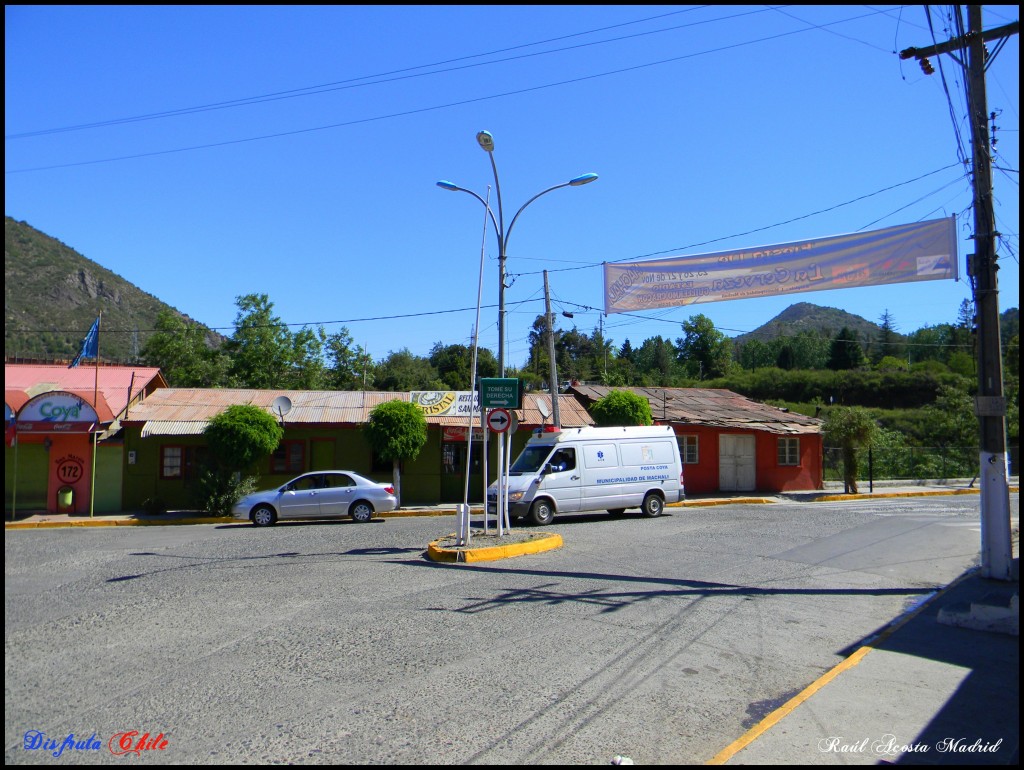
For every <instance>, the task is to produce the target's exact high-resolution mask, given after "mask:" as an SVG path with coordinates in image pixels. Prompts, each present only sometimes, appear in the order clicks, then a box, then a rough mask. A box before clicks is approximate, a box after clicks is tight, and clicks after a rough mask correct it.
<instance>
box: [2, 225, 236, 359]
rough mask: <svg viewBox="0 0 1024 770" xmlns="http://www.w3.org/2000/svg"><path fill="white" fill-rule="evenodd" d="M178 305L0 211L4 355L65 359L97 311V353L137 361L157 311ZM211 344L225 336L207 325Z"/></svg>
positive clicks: (78, 346)
mask: <svg viewBox="0 0 1024 770" xmlns="http://www.w3.org/2000/svg"><path fill="white" fill-rule="evenodd" d="M163 310H167V311H170V312H171V313H174V314H175V315H177V316H178V317H180V318H182V319H184V320H185V321H188V322H190V323H195V322H194V321H193V320H192V319H191V318H189V317H188V316H186V315H185V314H184V313H181V312H179V311H178V310H176V309H175V308H173V307H171V306H170V305H167V304H165V303H163V302H161V301H160V300H158V299H157V298H156V297H154V296H153V295H152V294H148V293H147V292H144V291H142V289H139V288H138V287H137V286H135V285H134V284H132V283H130V282H129V281H126V280H125V279H124V278H122V277H121V276H119V275H117V274H115V273H112V272H111V271H110V270H107V269H106V268H105V267H101V266H100V265H98V264H96V263H95V262H93V261H92V260H91V259H87V258H86V257H83V256H82V255H81V254H79V253H78V252H77V251H75V250H74V249H72V248H70V247H69V246H66V245H65V244H63V243H61V242H60V241H58V240H57V239H55V238H51V237H50V236H48V235H46V234H45V233H41V232H40V231H38V230H36V229H35V228H34V227H32V226H31V225H29V224H27V223H25V222H19V221H18V220H15V219H12V218H11V217H5V218H4V356H5V358H7V359H8V360H21V361H24V360H33V361H54V360H57V361H59V360H70V359H71V358H73V357H74V356H75V355H76V354H77V353H78V351H79V350H80V349H81V346H82V341H83V340H84V339H85V335H86V333H87V332H88V331H89V327H90V326H92V323H93V321H95V320H96V316H97V314H98V313H102V314H103V318H102V321H101V323H100V358H101V359H102V360H104V361H113V362H119V363H136V362H137V361H138V352H139V350H141V349H142V346H143V345H144V344H145V342H146V339H147V338H148V337H149V334H151V333H152V330H153V329H154V328H156V320H157V316H158V315H159V314H160V312H161V311H163ZM208 339H209V341H210V344H212V345H216V344H219V342H220V341H221V340H222V339H223V338H222V337H221V336H220V335H219V334H216V333H215V332H210V333H209V335H208Z"/></svg>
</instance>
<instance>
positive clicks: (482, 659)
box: [5, 494, 1017, 764]
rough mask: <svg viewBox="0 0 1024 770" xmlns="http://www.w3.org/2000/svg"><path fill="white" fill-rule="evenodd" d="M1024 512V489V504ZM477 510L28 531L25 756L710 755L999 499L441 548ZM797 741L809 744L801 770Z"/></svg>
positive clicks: (789, 513)
mask: <svg viewBox="0 0 1024 770" xmlns="http://www.w3.org/2000/svg"><path fill="white" fill-rule="evenodd" d="M1011 500H1012V506H1013V512H1014V516H1015V521H1016V516H1017V495H1016V494H1013V495H1012V496H1011ZM454 524H455V521H454V517H451V516H448V517H436V518H408V519H389V520H384V521H377V522H373V523H371V524H366V525H356V524H352V523H349V522H347V521H346V522H336V523H316V524H305V523H302V524H286V525H281V526H277V527H274V528H271V529H267V530H257V529H254V528H252V527H248V526H244V525H233V524H227V525H198V526H177V527H156V526H148V527H103V528H75V529H53V530H49V529H43V530H18V531H7V532H6V533H5V551H6V552H5V598H6V613H5V631H6V633H5V640H6V647H5V662H6V666H5V669H6V670H5V678H6V709H5V711H6V719H5V741H6V743H5V761H6V762H7V763H8V764H12V763H16V764H26V763H38V764H49V763H53V762H54V761H58V760H55V759H54V757H53V756H52V753H47V752H45V751H44V750H39V749H26V748H25V735H26V733H29V731H41V732H43V733H45V735H46V737H48V738H53V739H56V740H58V741H60V740H63V739H64V738H66V737H67V736H68V735H69V734H74V736H75V740H83V739H88V738H90V736H92V735H93V734H95V736H97V741H99V742H102V749H101V750H91V749H89V748H82V749H80V750H74V749H68V751H69V752H71V751H74V754H73V756H65V757H64V758H63V759H62V760H59V761H71V762H77V763H106V762H121V761H124V757H121V756H115V755H113V754H112V753H111V752H110V751H109V750H108V742H109V740H110V738H111V737H112V736H114V735H116V734H120V733H124V732H126V731H132V730H137V731H138V732H139V734H140V735H141V734H144V733H147V732H148V733H150V734H151V736H157V735H159V734H161V733H162V734H163V740H164V741H165V743H166V745H162V748H161V747H154V748H152V749H151V750H147V751H141V752H140V756H139V760H140V761H143V762H157V763H171V764H188V763H198V764H210V763H218V764H224V763H242V764H257V763H297V764H314V763H322V764H373V763H393V764H397V763H426V764H608V762H609V761H611V759H612V757H614V756H616V755H624V756H628V757H631V758H632V759H633V760H634V761H635V762H636V763H637V764H684V763H701V762H706V761H708V760H709V759H711V758H712V757H714V756H715V755H716V754H717V753H718V752H720V751H721V750H722V749H723V748H724V747H725V746H727V745H729V744H730V743H731V742H733V741H734V740H736V739H737V738H738V737H739V736H740V735H742V734H743V733H744V732H745V731H746V730H747V729H748V728H749V727H750V726H751V725H753V724H755V723H756V722H757V721H758V720H760V719H761V718H762V717H764V716H765V715H766V714H768V713H769V712H771V711H772V710H773V709H775V708H776V707H777V706H779V705H780V704H782V703H783V702H785V701H786V700H787V699H789V698H790V697H792V695H793V694H794V693H797V692H799V691H800V690H801V689H803V688H804V687H806V686H807V685H808V684H809V683H811V682H813V681H815V680H816V679H817V678H818V677H820V676H821V675H822V674H823V673H824V672H826V671H828V670H830V669H831V668H832V667H834V666H835V665H837V664H838V663H840V662H841V661H842V660H843V659H844V656H846V655H848V654H849V652H850V651H851V650H852V649H856V648H857V647H858V646H859V645H860V644H862V643H863V640H865V639H867V638H869V637H870V636H872V635H873V634H875V633H876V632H877V631H878V630H879V629H880V628H882V627H884V626H885V625H887V624H888V623H890V622H891V621H892V620H893V619H894V618H896V617H898V616H900V615H901V614H902V613H903V612H905V611H906V610H907V609H908V608H910V607H912V606H914V605H916V604H917V603H920V602H921V601H923V600H925V599H926V598H927V597H929V596H931V595H932V594H933V592H934V590H935V589H936V587H939V586H943V585H946V584H947V583H949V582H950V581H952V580H954V579H955V578H956V577H957V576H959V575H960V574H961V573H962V572H963V571H964V570H965V569H967V568H969V567H970V566H971V565H972V564H974V563H976V559H977V554H978V547H979V542H980V528H979V525H978V498H977V497H974V496H962V497H941V498H913V499H888V500H871V501H844V502H835V503H815V504H798V503H777V504H769V505H719V506H714V507H708V508H694V509H670V510H669V515H666V516H664V517H662V518H660V519H652V520H648V519H639V518H623V519H610V518H607V517H600V516H586V517H575V518H569V517H566V518H564V519H558V520H556V522H555V524H554V525H553V527H552V531H557V532H558V533H559V534H560V535H561V536H562V537H563V539H564V541H565V545H564V547H562V548H560V549H558V550H555V551H550V552H546V553H543V554H538V555H534V556H522V557H517V558H515V559H508V560H504V561H499V562H493V563H488V564H486V565H483V566H466V565H443V564H437V563H434V562H431V561H429V560H427V559H425V558H424V556H423V552H424V549H425V548H426V545H427V543H428V542H430V541H431V540H433V539H435V538H437V537H440V536H443V535H446V534H449V533H450V532H451V531H453V529H454ZM799 761H800V760H799V759H794V762H799Z"/></svg>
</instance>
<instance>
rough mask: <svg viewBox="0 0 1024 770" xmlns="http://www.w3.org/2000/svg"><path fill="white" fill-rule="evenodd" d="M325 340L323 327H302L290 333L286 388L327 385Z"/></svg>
mask: <svg viewBox="0 0 1024 770" xmlns="http://www.w3.org/2000/svg"><path fill="white" fill-rule="evenodd" d="M326 340H327V335H326V334H325V333H324V330H323V327H319V328H317V329H316V330H313V329H310V328H309V327H303V328H302V329H300V330H299V331H297V332H295V333H294V334H293V335H292V354H291V365H290V366H289V369H288V376H287V377H286V380H285V382H286V384H287V387H288V389H290V390H323V389H324V388H326V387H327V382H328V372H327V366H326V365H325V364H324V342H326Z"/></svg>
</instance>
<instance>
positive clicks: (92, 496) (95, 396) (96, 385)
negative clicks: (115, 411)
mask: <svg viewBox="0 0 1024 770" xmlns="http://www.w3.org/2000/svg"><path fill="white" fill-rule="evenodd" d="M102 321H103V311H102V310H101V311H99V315H97V316H96V373H95V375H94V377H93V385H92V409H93V412H95V413H96V425H95V426H94V427H93V432H92V481H91V482H90V487H89V518H90V519H91V518H92V517H93V512H94V511H95V510H96V460H97V459H98V458H97V457H96V451H97V449H96V434H97V432H98V431H97V429H98V428H99V427H100V397H99V394H100V324H101V323H102Z"/></svg>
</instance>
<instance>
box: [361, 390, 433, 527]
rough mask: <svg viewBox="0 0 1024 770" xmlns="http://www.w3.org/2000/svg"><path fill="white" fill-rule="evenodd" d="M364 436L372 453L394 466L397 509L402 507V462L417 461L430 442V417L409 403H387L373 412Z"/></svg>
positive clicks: (364, 427) (393, 475)
mask: <svg viewBox="0 0 1024 770" xmlns="http://www.w3.org/2000/svg"><path fill="white" fill-rule="evenodd" d="M363 433H364V435H365V436H366V440H367V441H368V442H369V443H370V446H371V447H372V448H373V451H374V452H376V453H377V455H378V456H379V457H380V458H381V459H383V460H390V461H391V463H392V466H391V467H392V471H391V472H392V477H393V480H394V481H393V483H394V485H395V497H396V498H398V507H399V508H401V507H402V479H401V473H400V470H399V468H400V463H402V462H403V461H405V460H415V459H416V458H417V457H418V456H419V454H420V450H421V449H423V445H424V444H426V443H427V418H426V417H424V416H423V410H422V409H420V408H419V407H418V406H416V404H413V403H411V402H409V401H398V400H395V401H387V402H385V403H383V404H380V405H378V406H376V407H375V408H374V409H373V411H372V412H370V418H369V420H368V421H367V423H366V424H365V425H364V426H363Z"/></svg>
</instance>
